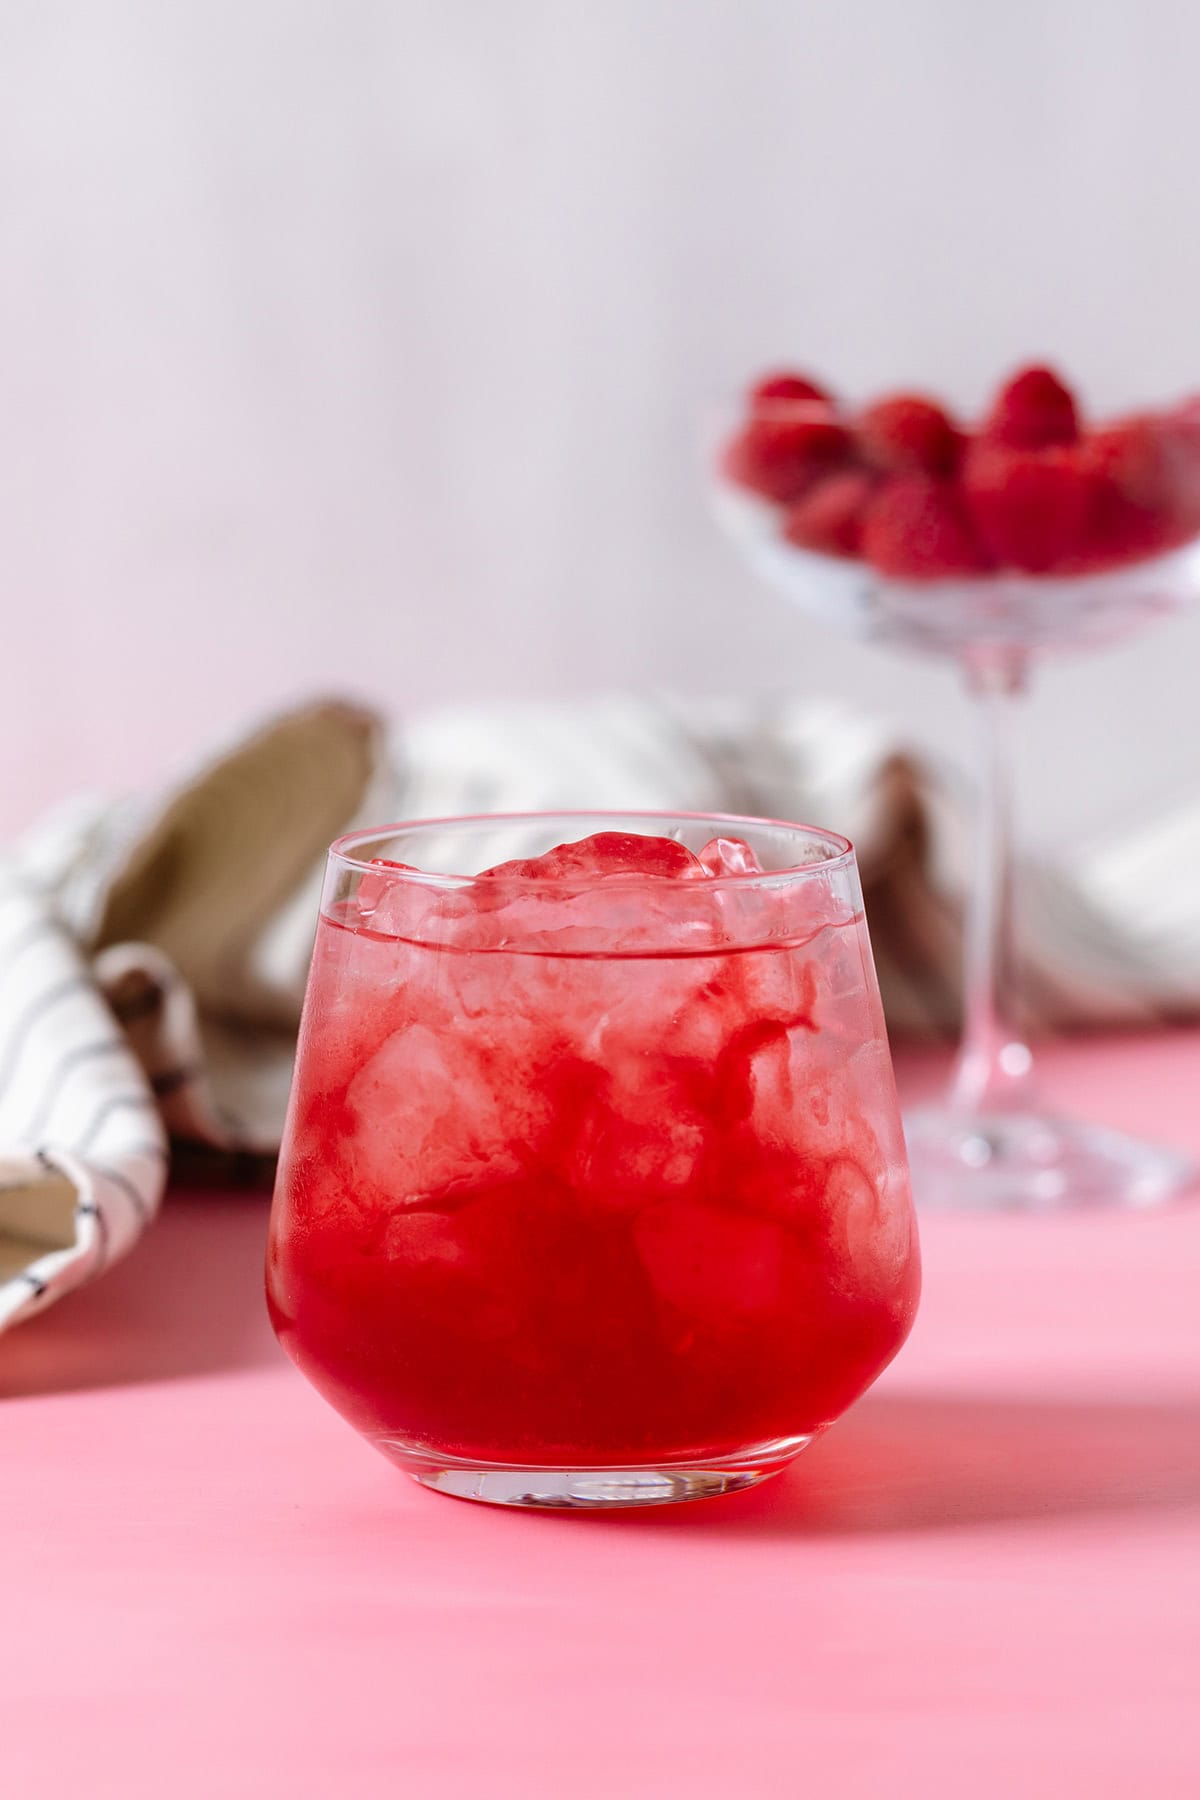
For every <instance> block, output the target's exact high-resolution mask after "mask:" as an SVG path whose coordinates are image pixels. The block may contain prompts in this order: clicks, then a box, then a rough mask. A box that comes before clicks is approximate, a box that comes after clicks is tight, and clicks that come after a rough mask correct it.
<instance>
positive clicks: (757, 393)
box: [750, 369, 830, 407]
mask: <svg viewBox="0 0 1200 1800" xmlns="http://www.w3.org/2000/svg"><path fill="white" fill-rule="evenodd" d="M829 399H830V396H829V395H828V394H827V393H826V391H825V389H824V388H820V387H818V386H817V384H816V382H815V381H810V380H809V379H808V376H807V375H796V374H793V373H792V372H791V371H790V370H787V369H778V370H776V371H775V372H774V373H773V374H771V375H764V376H763V377H762V378H761V379H760V380H759V381H756V382H755V384H754V386H753V387H752V388H751V389H750V404H751V406H752V407H753V406H757V405H758V404H759V402H760V401H763V400H823V401H825V402H827V403H828V401H829Z"/></svg>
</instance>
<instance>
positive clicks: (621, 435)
mask: <svg viewBox="0 0 1200 1800" xmlns="http://www.w3.org/2000/svg"><path fill="white" fill-rule="evenodd" d="M1198 62H1200V9H1197V8H1196V7H1195V6H1194V5H1193V4H1192V3H1191V0H1177V3H1175V0H1139V3H1138V4H1134V3H1133V0H1007V3H1006V4H1005V5H1003V6H995V5H990V4H983V3H982V0H838V3H837V4H832V3H829V4H824V3H823V4H818V3H817V0H591V3H590V4H589V3H588V0H425V3H418V0H315V3H312V4H307V5H304V4H300V3H299V0H169V3H168V4H163V3H162V0H39V3H38V4H37V5H29V4H26V3H24V0H0V218H2V229H0V558H2V570H3V583H2V588H0V594H2V601H0V605H2V606H3V632H2V637H0V642H2V644H3V646H4V649H3V653H2V655H3V660H2V662H0V753H2V755H3V772H2V774H0V825H3V824H12V823H16V822H18V821H20V820H21V819H23V818H24V817H26V816H28V815H29V814H30V813H31V812H32V811H33V810H34V809H35V808H36V807H37V806H39V805H41V804H42V803H43V802H44V801H45V800H46V799H48V798H49V797H51V796H52V795H54V794H56V793H58V792H59V791H61V790H62V789H64V788H69V787H72V786H75V785H78V784H80V783H81V782H82V783H87V784H89V785H107V784H113V783H120V784H123V783H128V782H135V781H139V780H143V779H148V778H150V777H151V776H152V775H153V774H154V772H155V771H156V770H157V769H158V768H160V767H161V764H162V760H163V759H164V758H165V757H169V756H177V755H179V754H180V753H186V752H187V751H188V750H189V749H190V748H191V746H193V745H194V744H195V743H196V742H197V741H199V740H201V739H202V738H203V737H204V736H205V734H206V733H208V732H210V731H212V730H214V729H218V730H219V729H223V728H224V727H225V726H227V725H228V724H230V723H231V722H233V721H235V720H236V719H237V718H238V717H239V716H241V715H242V714H244V713H246V712H247V711H250V710H253V709H254V708H256V707H258V706H260V705H261V704H263V703H266V702H275V701H277V700H279V699H281V698H285V697H288V696H290V695H294V694H297V693H300V692H303V691H305V690H306V689H309V688H311V687H312V686H314V685H321V686H329V685H335V686H346V687H349V688H350V689H351V690H353V691H355V692H358V693H362V694H366V695H369V696H374V697H377V698H379V699H381V700H383V701H385V702H387V703H389V704H390V705H391V706H393V707H394V708H395V709H396V711H397V712H399V713H403V712H405V711H407V710H409V709H411V708H413V707H415V706H418V705H427V704H432V703H436V702H438V701H441V700H447V699H452V698H460V697H471V696H490V695H494V694H503V695H509V694H511V695H526V694H527V695H534V694H544V693H553V692H566V693H570V692H576V691H581V690H585V689H591V688H594V687H603V686H612V685H615V684H621V683H628V682H635V683H639V684H645V683H651V684H669V685H671V686H673V687H676V688H681V689H683V690H684V691H696V692H699V691H713V690H716V691H722V690H726V689H730V688H746V689H754V690H769V689H775V688H778V687H780V686H789V685H790V686H795V687H810V688H812V689H814V690H819V691H833V692H839V693H842V694H846V695H849V696H852V697H858V698H859V699H860V700H862V701H863V702H864V703H866V704H867V705H869V706H872V707H875V708H879V709H882V710H884V711H886V712H887V713H888V714H889V715H890V716H892V717H894V718H895V719H896V721H897V722H898V723H899V725H900V726H901V727H902V728H903V729H904V730H906V731H907V732H909V733H910V734H911V735H913V736H915V737H918V738H923V739H925V740H927V741H930V742H933V743H935V744H940V745H956V744H958V743H959V742H960V740H961V733H962V730H963V725H964V717H963V708H962V704H961V702H960V700H959V698H958V695H957V690H956V687H955V684H954V681H953V679H952V676H951V675H950V673H949V672H948V671H945V670H942V669H938V668H934V667H930V666H924V665H921V664H919V663H915V662H908V661H903V660H900V659H898V658H895V657H893V656H891V655H888V654H885V653H883V652H881V651H878V650H868V649H863V648H861V647H855V646H852V645H848V644H843V643H840V642H839V641H838V640H836V639H835V638H833V637H831V636H829V635H828V634H827V633H826V632H825V631H824V630H822V629H821V628H819V627H817V626H815V625H810V624H809V623H807V622H806V621H804V620H802V619H800V618H798V617H796V616H794V615H792V614H790V613H788V611H787V610H786V609H785V607H784V606H783V604H782V603H781V602H780V601H778V600H777V599H776V598H775V597H774V596H773V595H771V594H769V593H767V592H765V591H760V590H759V588H758V587H757V586H756V585H755V583H754V582H753V580H752V579H751V578H750V577H749V575H748V574H746V573H745V572H743V571H742V570H741V569H740V568H739V566H738V565H737V563H736V562H735V560H734V559H733V557H732V554H731V553H730V552H729V551H728V550H727V549H726V548H725V547H724V545H723V544H722V543H721V542H719V541H718V539H717V537H716V535H715V532H714V530H713V529H712V527H711V526H710V524H709V523H708V521H707V519H706V516H705V513H704V509H703V505H702V503H701V499H700V495H699V487H698V481H697V475H696V465H695V455H694V448H693V435H694V422H695V416H696V413H697V410H698V408H699V407H700V406H701V404H702V402H703V400H704V397H705V396H706V395H707V394H709V393H710V392H711V391H713V390H714V389H718V388H721V387H722V386H724V385H725V384H727V383H729V382H732V381H734V380H736V379H738V378H740V377H741V376H742V375H743V374H744V373H746V372H747V371H750V370H753V369H755V368H756V367H757V366H759V365H760V364H762V363H763V362H771V361H776V360H778V359H780V358H784V359H788V358H790V359H795V360H797V361H799V362H800V363H801V364H802V365H810V366H812V367H813V368H814V369H816V370H818V371H821V372H823V373H825V372H828V373H830V374H832V375H834V376H836V377H837V378H838V379H839V380H840V382H841V383H842V385H843V386H844V387H845V388H846V389H847V390H848V391H850V392H856V391H864V392H865V391H869V390H870V389H871V388H872V387H873V386H875V385H876V384H894V383H896V382H897V381H898V380H900V379H901V378H903V379H905V380H907V379H910V378H913V377H920V378H923V379H924V380H926V381H927V382H930V383H934V384H941V385H942V386H943V387H945V388H947V389H948V390H949V391H950V392H951V393H952V394H957V395H958V396H959V397H960V398H961V399H962V400H963V402H964V403H968V404H977V403H978V402H979V401H980V400H981V399H982V397H983V396H984V393H985V391H986V386H987V384H988V382H989V380H990V378H991V377H992V376H993V375H994V374H996V373H999V372H1000V371H1002V370H1003V369H1004V368H1006V366H1008V365H1010V364H1012V363H1013V362H1014V361H1019V360H1020V359H1022V358H1023V357H1025V356H1026V355H1028V354H1031V353H1037V354H1039V355H1043V356H1059V357H1061V358H1063V359H1064V360H1065V361H1066V363H1067V364H1068V365H1069V368H1070V370H1071V371H1073V372H1074V373H1075V374H1076V375H1077V377H1078V378H1079V379H1080V381H1081V382H1083V383H1084V384H1085V385H1086V388H1087V391H1088V393H1089V394H1090V395H1091V396H1092V397H1093V398H1094V400H1095V402H1096V403H1097V404H1120V403H1123V402H1126V401H1130V400H1134V399H1139V398H1149V397H1158V396H1169V395H1171V394H1173V393H1174V392H1175V391H1176V390H1178V389H1181V388H1184V387H1187V388H1200V226H1198V210H1200V209H1198V208H1197V204H1196V190H1197V176H1198V164H1200V125H1198V124H1197V116H1198V115H1197V105H1196V101H1195V97H1194V96H1195V79H1196V78H1195V70H1196V67H1197V64H1198ZM1198 679H1200V618H1196V619H1193V620H1192V621H1190V622H1183V623H1177V624H1174V625H1172V626H1169V627H1166V628H1164V629H1160V630H1159V631H1158V632H1157V633H1156V634H1152V635H1151V636H1150V637H1147V638H1146V639H1145V640H1144V641H1143V642H1141V643H1139V644H1137V645H1134V646H1130V647H1128V648H1126V649H1124V650H1122V651H1120V652H1118V653H1115V654H1110V655H1106V656H1104V657H1098V658H1096V659H1094V660H1092V661H1087V662H1081V663H1079V664H1077V665H1075V666H1073V667H1070V668H1063V669H1062V670H1061V671H1059V672H1055V673H1053V674H1049V673H1048V674H1047V677H1046V679H1045V681H1044V683H1043V684H1042V687H1041V691H1040V694H1039V696H1038V701H1037V705H1036V708H1035V710H1034V711H1033V713H1032V714H1031V716H1030V719H1029V728H1028V731H1027V734H1026V738H1025V745H1024V772H1025V776H1026V787H1027V789H1028V790H1029V793H1028V799H1029V802H1030V810H1029V815H1028V816H1029V818H1030V820H1031V822H1032V824H1033V826H1034V828H1035V829H1037V830H1039V831H1040V832H1041V833H1042V834H1045V833H1047V832H1051V831H1056V830H1058V829H1059V828H1061V827H1064V826H1065V827H1069V828H1074V827H1075V826H1077V825H1082V826H1093V825H1103V824H1105V823H1108V822H1116V821H1117V820H1118V819H1119V818H1120V816H1121V815H1122V814H1123V813H1124V812H1127V811H1128V810H1130V809H1132V808H1134V807H1136V806H1138V805H1139V804H1141V803H1143V802H1145V801H1155V802H1157V801H1158V800H1159V799H1160V798H1161V797H1162V796H1163V794H1164V792H1165V791H1166V790H1168V789H1177V788H1182V787H1186V786H1187V785H1189V784H1193V783H1194V782H1195V781H1196V779H1197V776H1198V775H1200V733H1198V727H1197V725H1196V723H1195V721H1196V718H1197V711H1196V704H1195V693H1196V686H1197V681H1198Z"/></svg>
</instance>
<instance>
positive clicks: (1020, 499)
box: [962, 439, 1099, 574]
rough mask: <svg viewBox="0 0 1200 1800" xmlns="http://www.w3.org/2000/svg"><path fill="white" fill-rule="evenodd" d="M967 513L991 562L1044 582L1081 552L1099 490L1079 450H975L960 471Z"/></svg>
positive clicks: (981, 443) (977, 446)
mask: <svg viewBox="0 0 1200 1800" xmlns="http://www.w3.org/2000/svg"><path fill="white" fill-rule="evenodd" d="M962 482H963V493H964V497H965V499H966V506H967V512H968V514H969V515H970V518H971V521H972V523H973V524H974V526H975V529H976V531H977V532H978V534H979V537H980V540H981V541H982V543H983V545H984V547H985V548H986V549H987V550H988V552H989V553H990V554H991V556H992V557H993V558H994V559H995V561H996V562H998V563H1000V564H1002V565H1007V566H1008V567H1011V568H1017V569H1026V570H1028V571H1030V572H1031V573H1035V574H1046V573H1048V572H1050V571H1051V570H1053V569H1054V568H1055V567H1056V565H1058V564H1061V563H1065V562H1067V561H1068V560H1069V559H1070V558H1071V557H1073V556H1075V555H1076V554H1077V553H1078V552H1079V551H1080V550H1081V549H1082V548H1083V546H1084V543H1085V541H1086V538H1087V533H1088V527H1089V524H1090V520H1091V517H1092V515H1093V513H1094V510H1095V505H1096V500H1097V495H1098V489H1099V483H1098V481H1097V479H1096V477H1095V475H1094V474H1093V473H1092V471H1090V470H1089V469H1088V468H1087V466H1086V463H1085V461H1084V459H1083V457H1082V455H1081V454H1080V451H1079V449H1078V448H1077V447H1075V446H1072V447H1071V448H1069V449H1064V448H1050V449H1044V450H1014V449H1006V448H1004V447H1003V446H1001V445H998V444H995V443H989V442H988V441H987V440H986V439H980V440H977V441H976V442H975V443H973V444H972V445H971V446H970V447H969V449H968V451H967V455H966V461H965V463H964V465H963V477H962Z"/></svg>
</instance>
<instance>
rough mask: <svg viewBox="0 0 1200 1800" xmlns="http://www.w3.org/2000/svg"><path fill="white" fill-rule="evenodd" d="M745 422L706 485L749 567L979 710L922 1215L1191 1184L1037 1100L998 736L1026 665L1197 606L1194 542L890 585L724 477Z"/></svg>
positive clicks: (716, 442) (923, 1115) (1130, 1194)
mask: <svg viewBox="0 0 1200 1800" xmlns="http://www.w3.org/2000/svg"><path fill="white" fill-rule="evenodd" d="M744 417H745V408H744V406H738V407H736V408H735V407H734V406H732V405H731V406H730V407H728V408H727V409H724V411H723V414H722V416H721V417H720V419H719V421H717V422H716V425H715V429H714V431H713V433H712V453H711V456H710V461H709V480H710V490H711V493H712V497H713V501H714V506H715V511H716V515H717V518H718V520H719V522H720V524H721V525H722V526H723V528H724V529H725V531H726V532H727V534H728V536H729V537H730V538H731V539H732V540H733V542H734V543H735V544H736V545H737V546H738V547H739V548H740V550H741V551H742V553H743V554H744V556H745V557H746V559H747V560H748V562H749V563H750V565H751V567H752V568H753V569H754V570H756V571H757V573H758V574H760V575H761V576H762V577H763V578H764V579H765V580H766V581H767V582H768V583H769V584H770V585H771V586H773V587H774V588H775V589H777V590H778V591H779V592H781V593H782V594H784V595H785V596H786V597H787V598H788V599H789V600H791V601H793V602H794V603H795V604H796V605H797V606H800V607H802V608H803V609H804V610H805V611H806V612H808V613H810V614H812V615H813V616H814V617H817V618H819V619H822V620H823V621H824V622H825V623H827V624H829V625H831V626H833V627H834V628H835V629H836V630H838V631H841V632H843V633H846V634H850V635H854V636H860V637H864V638H869V639H873V640H875V641H877V642H882V643H885V644H892V645H895V646H897V647H898V648H902V649H906V650H916V651H921V652H926V653H928V654H932V655H937V656H943V657H948V658H950V659H952V660H953V661H954V662H956V663H957V664H958V666H959V668H960V669H961V670H962V672H963V675H964V677H965V680H966V683H967V686H968V689H969V691H970V693H971V695H972V696H973V697H974V701H975V707H976V712H977V716H978V726H979V739H980V751H979V796H978V817H977V827H976V847H975V856H974V872H973V881H972V886H971V892H970V894H969V896H968V904H967V916H966V932H965V949H964V979H963V997H964V1020H963V1031H962V1038H961V1042H960V1045H959V1049H958V1055H957V1059H956V1062H955V1067H954V1071H953V1075H952V1078H951V1082H950V1086H949V1091H948V1093H947V1094H946V1096H945V1099H944V1102H943V1103H942V1104H940V1105H938V1106H935V1107H932V1108H924V1109H921V1110H918V1111H914V1112H912V1113H910V1114H908V1115H907V1117H906V1120H905V1126H906V1133H907V1138H908V1148H909V1156H910V1161H911V1166H912V1176H913V1190H914V1193H915V1195H916V1199H917V1203H918V1205H919V1206H929V1207H946V1206H952V1207H958V1208H967V1209H974V1210H985V1211H990V1210H996V1209H1003V1208H1022V1209H1033V1210H1047V1209H1056V1208H1059V1207H1066V1206H1095V1207H1102V1206H1113V1205H1117V1206H1121V1205H1129V1206H1149V1205H1154V1204H1156V1203H1159V1202H1162V1201H1165V1200H1168V1199H1170V1198H1171V1197H1173V1196H1174V1195H1176V1194H1177V1193H1178V1192H1179V1191H1180V1190H1181V1189H1182V1188H1183V1187H1185V1186H1187V1185H1189V1184H1190V1183H1191V1181H1192V1180H1193V1179H1194V1177H1195V1169H1194V1166H1193V1164H1192V1163H1191V1161H1190V1160H1189V1159H1188V1158H1187V1157H1185V1156H1183V1155H1180V1154H1178V1153H1177V1152H1175V1151H1174V1150H1171V1149H1167V1148H1163V1147H1160V1146H1158V1145H1154V1144H1147V1143H1143V1142H1141V1141H1139V1140H1138V1139H1135V1138H1132V1137H1129V1136H1126V1135H1125V1134H1123V1133H1121V1132H1117V1131H1113V1130H1110V1129H1108V1128H1107V1127H1105V1126H1102V1125H1099V1124H1088V1123H1082V1122H1079V1121H1077V1120H1073V1119H1066V1118H1061V1117H1058V1116H1056V1115H1054V1114H1053V1113H1051V1112H1049V1111H1047V1110H1046V1108H1045V1106H1044V1104H1043V1103H1042V1101H1041V1099H1040V1098H1039V1094H1038V1090H1037V1087H1036V1084H1035V1079H1034V1066H1033V1056H1032V1053H1031V1051H1030V1048H1029V1046H1028V1044H1027V1043H1026V1042H1025V1041H1024V1037H1023V1034H1022V1031H1021V1029H1020V1027H1019V1025H1018V1023H1017V1020H1018V1018H1019V1014H1020V1009H1019V1007H1018V1004H1017V995H1016V992H1015V984H1014V977H1013V969H1014V963H1013V870H1012V855H1011V804H1010V793H1011V768H1010V750H1009V733H1010V730H1011V725H1012V713H1013V708H1014V703H1015V702H1016V701H1017V700H1018V699H1019V698H1020V697H1021V696H1022V695H1023V694H1024V693H1025V690H1026V688H1027V685H1028V682H1029V676H1030V670H1031V667H1032V665H1033V663H1034V661H1035V659H1036V657H1037V656H1039V655H1040V654H1043V653H1047V652H1069V651H1074V650H1084V649H1090V648H1093V647H1095V646H1099V645H1105V644H1111V643H1114V642H1116V641H1118V640H1119V639H1121V638H1123V637H1125V636H1127V635H1129V634H1130V633H1132V632H1134V631H1137V630H1139V629H1140V628H1141V627H1142V626H1143V625H1147V624H1149V623H1150V622H1151V621H1152V620H1154V619H1157V618H1160V617H1163V616H1164V615H1167V614H1169V613H1171V612H1173V611H1175V610H1177V609H1178V608H1180V607H1182V606H1184V605H1186V604H1188V603H1190V602H1192V601H1194V600H1195V599H1196V597H1197V594H1198V592H1200V548H1198V545H1197V541H1196V540H1193V541H1192V542H1190V543H1186V544H1184V545H1183V546H1181V547H1178V548H1176V549H1174V550H1172V551H1171V552H1170V553H1169V554H1164V555H1159V556H1155V557H1153V558H1152V559H1148V560H1146V561H1143V562H1140V563H1132V564H1127V565H1126V566H1124V567H1121V568H1119V569H1113V570H1109V571H1106V572H1104V573H1097V574H1089V575H1086V576H1078V577H1074V578H1061V577H1052V576H1048V575H1029V574H1022V573H1007V572H1005V573H995V574H989V575H986V576H973V577H967V578H961V577H954V578H943V579H938V580H922V581H902V580H897V579H894V578H891V577H886V576H883V575H880V574H878V573H877V572H876V571H875V570H874V569H872V568H871V567H870V566H869V565H867V564H866V563H865V562H863V561H859V560H850V559H848V558H844V557H839V556H834V555H823V554H815V553H813V552H811V551H808V550H804V549H800V548H796V547H794V546H793V545H792V544H791V543H789V542H788V541H787V540H786V539H785V537H784V536H783V535H782V532H781V529H780V513H779V510H778V509H777V508H776V507H773V506H771V505H770V504H768V503H766V502H764V501H763V500H761V499H759V498H757V497H755V496H754V495H753V494H750V493H748V492H747V491H746V490H745V489H744V488H742V487H740V486H738V485H736V484H735V483H733V482H732V481H730V480H729V479H728V478H727V476H726V475H725V474H724V471H723V462H722V453H723V450H724V447H725V446H726V445H727V444H728V443H729V442H730V441H731V440H732V439H733V437H734V434H735V432H736V430H737V428H738V425H739V423H740V422H741V421H742V420H743V419H744Z"/></svg>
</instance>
